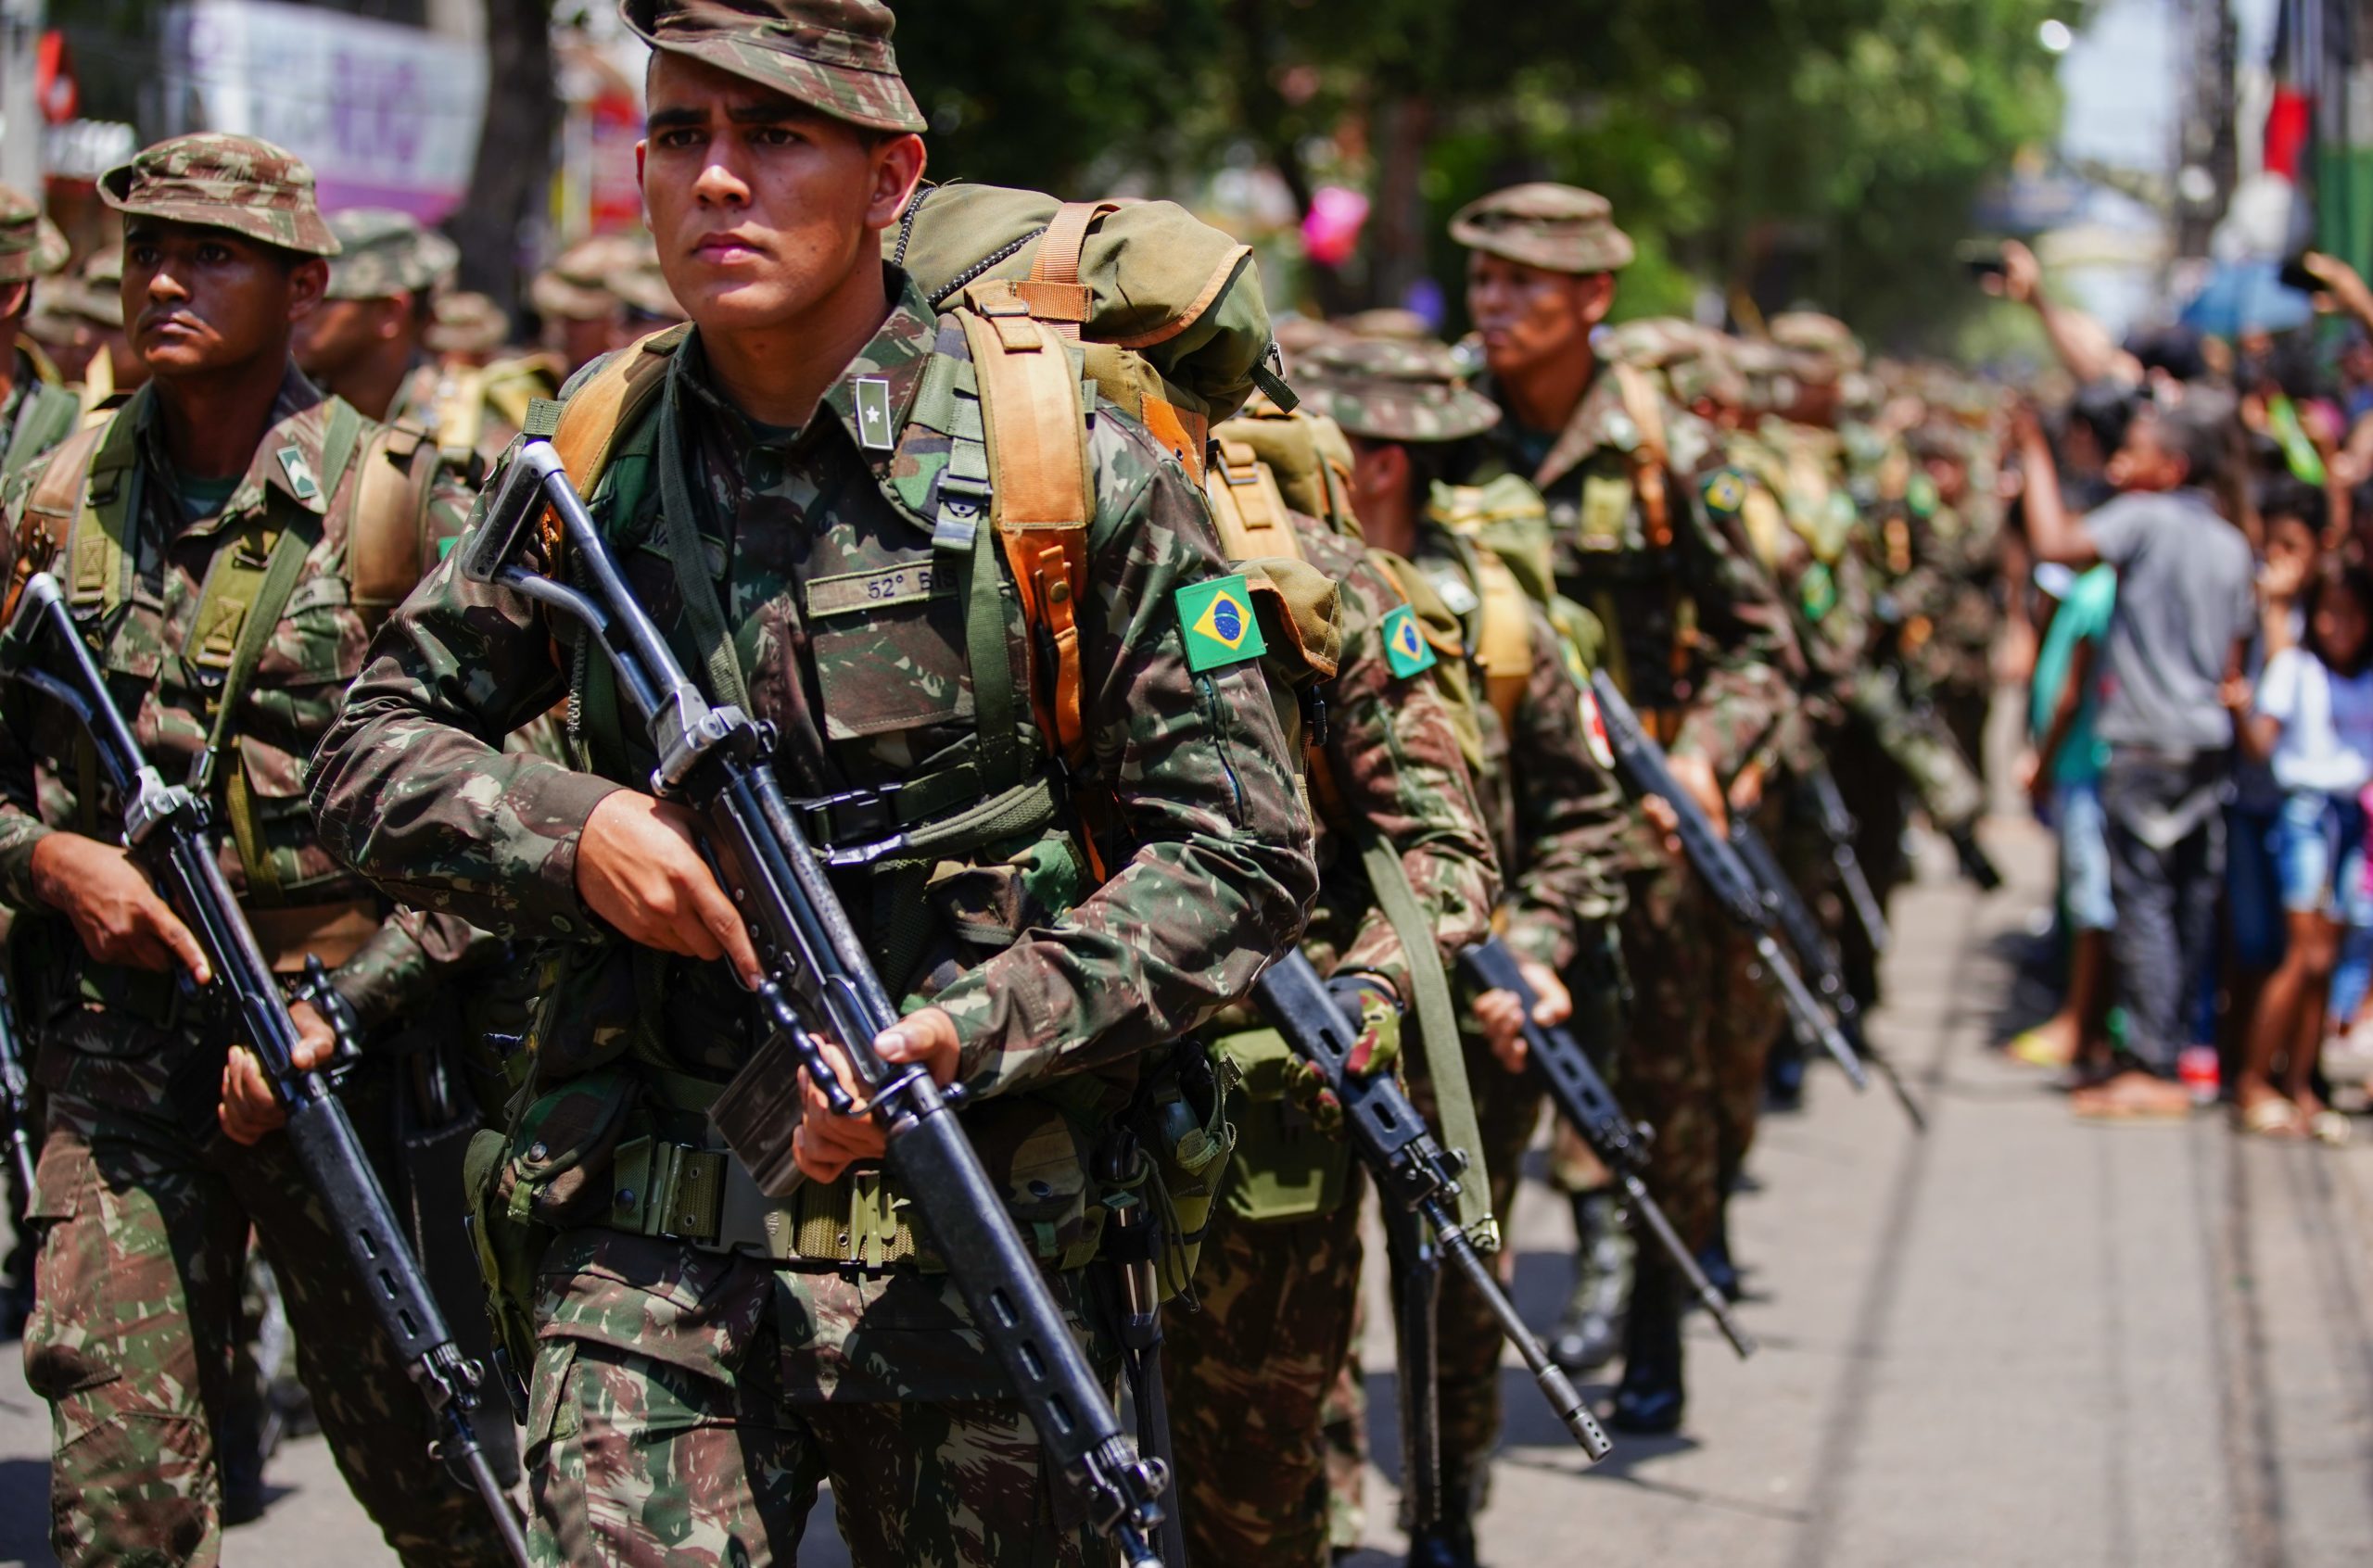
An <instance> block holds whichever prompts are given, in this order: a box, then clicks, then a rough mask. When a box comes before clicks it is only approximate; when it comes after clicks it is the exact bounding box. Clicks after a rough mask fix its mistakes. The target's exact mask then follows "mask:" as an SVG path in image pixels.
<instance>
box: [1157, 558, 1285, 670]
mask: <svg viewBox="0 0 2373 1568" xmlns="http://www.w3.org/2000/svg"><path fill="white" fill-rule="evenodd" d="M1173 597H1174V600H1175V601H1176V602H1177V605H1178V624H1179V626H1180V628H1181V630H1182V631H1183V632H1184V634H1185V638H1186V643H1187V668H1188V669H1190V670H1192V671H1194V672H1195V673H1196V674H1198V675H1200V674H1201V673H1202V672H1203V671H1205V670H1216V669H1219V668H1222V667H1223V666H1225V665H1228V664H1243V663H1244V662H1245V661H1247V660H1249V659H1257V658H1259V657H1260V656H1261V655H1262V654H1263V653H1266V652H1267V651H1269V645H1268V643H1267V642H1266V641H1264V640H1263V638H1262V636H1261V623H1260V622H1259V621H1257V620H1255V619H1254V618H1253V614H1252V593H1251V590H1250V589H1249V588H1246V587H1245V586H1244V578H1243V577H1242V576H1240V575H1238V576H1231V577H1217V578H1214V579H1213V580H1212V581H1211V582H1208V583H1194V584H1190V585H1189V586H1187V587H1186V588H1180V589H1179V590H1178V591H1177V593H1176V594H1175V595H1174V596H1173Z"/></svg>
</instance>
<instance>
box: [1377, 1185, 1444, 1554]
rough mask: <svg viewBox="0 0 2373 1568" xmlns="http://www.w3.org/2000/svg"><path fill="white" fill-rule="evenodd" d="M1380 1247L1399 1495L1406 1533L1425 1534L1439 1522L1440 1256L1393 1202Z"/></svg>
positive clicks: (1415, 1219) (1415, 1222) (1409, 1214)
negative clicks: (1395, 1404)
mask: <svg viewBox="0 0 2373 1568" xmlns="http://www.w3.org/2000/svg"><path fill="white" fill-rule="evenodd" d="M1384 1242H1385V1251H1386V1254H1387V1256H1388V1258H1389V1259H1390V1270H1389V1272H1390V1276H1391V1280H1392V1307H1393V1312H1392V1325H1393V1326H1392V1336H1393V1341H1394V1348H1395V1360H1396V1361H1397V1363H1398V1366H1399V1370H1400V1374H1401V1375H1400V1382H1399V1392H1400V1396H1401V1397H1400V1405H1401V1495H1402V1498H1404V1499H1405V1500H1406V1501H1407V1504H1408V1513H1409V1517H1408V1519H1407V1520H1406V1521H1405V1522H1404V1523H1405V1524H1406V1527H1407V1528H1409V1529H1412V1530H1422V1529H1425V1528H1426V1527H1428V1525H1431V1524H1439V1523H1440V1520H1441V1517H1442V1398H1441V1344H1442V1333H1441V1326H1442V1325H1441V1296H1442V1249H1441V1248H1440V1247H1439V1246H1435V1245H1434V1240H1433V1238H1432V1236H1430V1235H1428V1233H1427V1231H1426V1226H1425V1222H1424V1221H1423V1220H1420V1219H1418V1217H1417V1216H1416V1215H1415V1214H1414V1213H1412V1212H1410V1211H1409V1210H1408V1209H1406V1208H1402V1207H1401V1206H1400V1205H1399V1204H1397V1203H1388V1204H1386V1205H1385V1206H1384Z"/></svg>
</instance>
